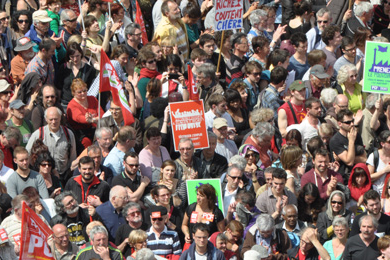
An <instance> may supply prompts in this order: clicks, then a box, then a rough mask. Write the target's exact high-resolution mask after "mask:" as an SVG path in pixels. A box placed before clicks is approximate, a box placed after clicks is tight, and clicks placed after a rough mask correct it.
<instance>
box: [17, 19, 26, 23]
mask: <svg viewBox="0 0 390 260" xmlns="http://www.w3.org/2000/svg"><path fill="white" fill-rule="evenodd" d="M18 23H29V20H18Z"/></svg>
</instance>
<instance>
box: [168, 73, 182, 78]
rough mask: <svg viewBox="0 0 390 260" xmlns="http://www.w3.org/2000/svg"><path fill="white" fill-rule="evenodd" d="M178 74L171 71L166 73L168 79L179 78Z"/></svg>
mask: <svg viewBox="0 0 390 260" xmlns="http://www.w3.org/2000/svg"><path fill="white" fill-rule="evenodd" d="M179 77H180V75H179V74H176V73H172V74H169V75H168V79H179Z"/></svg>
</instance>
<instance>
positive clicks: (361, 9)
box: [355, 2, 374, 17]
mask: <svg viewBox="0 0 390 260" xmlns="http://www.w3.org/2000/svg"><path fill="white" fill-rule="evenodd" d="M372 9H374V6H373V5H372V4H371V3H370V2H360V3H358V4H357V6H356V8H355V15H356V16H357V17H361V16H362V15H363V13H368V12H370V11H371V10H372Z"/></svg>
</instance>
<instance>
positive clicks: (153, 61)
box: [146, 59, 157, 64]
mask: <svg viewBox="0 0 390 260" xmlns="http://www.w3.org/2000/svg"><path fill="white" fill-rule="evenodd" d="M156 62H157V60H156V59H154V60H150V61H147V62H146V63H147V64H153V63H156Z"/></svg>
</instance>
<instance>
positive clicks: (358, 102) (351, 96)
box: [336, 64, 367, 114]
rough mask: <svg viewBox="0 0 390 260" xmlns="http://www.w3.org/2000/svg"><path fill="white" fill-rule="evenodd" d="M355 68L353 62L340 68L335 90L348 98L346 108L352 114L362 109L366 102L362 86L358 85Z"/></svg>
mask: <svg viewBox="0 0 390 260" xmlns="http://www.w3.org/2000/svg"><path fill="white" fill-rule="evenodd" d="M357 76H358V73H357V68H356V66H355V65H353V64H346V65H344V66H342V67H341V68H340V70H339V71H338V74H337V83H338V85H337V86H336V90H337V92H338V93H339V94H344V95H346V96H347V98H348V101H349V102H348V109H349V110H351V111H352V112H353V113H354V114H356V112H357V111H358V110H363V109H364V104H365V102H366V97H367V95H366V93H365V92H363V91H362V90H363V87H362V85H360V84H359V83H358V82H357V81H356V79H357Z"/></svg>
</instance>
